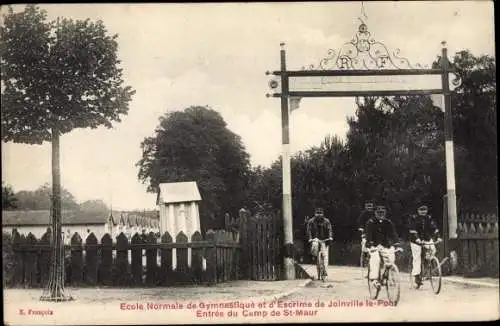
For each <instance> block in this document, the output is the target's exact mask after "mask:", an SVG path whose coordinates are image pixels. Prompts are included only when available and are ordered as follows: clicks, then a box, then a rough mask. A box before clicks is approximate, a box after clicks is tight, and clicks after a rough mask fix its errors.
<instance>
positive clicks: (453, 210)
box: [441, 42, 457, 239]
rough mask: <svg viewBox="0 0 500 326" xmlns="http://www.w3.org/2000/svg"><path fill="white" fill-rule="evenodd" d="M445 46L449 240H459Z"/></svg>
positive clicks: (445, 49)
mask: <svg viewBox="0 0 500 326" xmlns="http://www.w3.org/2000/svg"><path fill="white" fill-rule="evenodd" d="M441 44H442V45H443V49H442V54H441V68H442V70H443V74H442V87H443V97H444V137H445V156H446V189H447V196H446V199H447V210H448V221H447V226H448V229H447V230H448V234H447V237H448V239H456V238H457V198H456V190H455V189H456V188H455V160H454V157H453V156H454V155H453V154H454V150H453V124H452V114H451V94H450V84H449V76H448V72H449V66H450V63H449V61H448V49H447V48H446V47H445V46H446V42H442V43H441Z"/></svg>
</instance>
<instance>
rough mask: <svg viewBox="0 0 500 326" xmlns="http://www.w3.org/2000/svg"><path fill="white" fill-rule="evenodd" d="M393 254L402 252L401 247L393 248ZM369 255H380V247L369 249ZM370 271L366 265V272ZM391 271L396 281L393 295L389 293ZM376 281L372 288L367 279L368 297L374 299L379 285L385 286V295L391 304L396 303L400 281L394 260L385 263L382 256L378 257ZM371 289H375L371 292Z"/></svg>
mask: <svg viewBox="0 0 500 326" xmlns="http://www.w3.org/2000/svg"><path fill="white" fill-rule="evenodd" d="M393 251H394V254H396V253H397V252H402V251H403V249H401V248H395V249H393ZM369 254H370V255H373V254H377V255H380V249H379V248H376V249H375V250H370V251H369ZM369 272H370V266H369V265H368V273H369ZM390 273H392V275H393V276H394V278H395V280H396V283H395V286H396V294H395V296H392V295H390V293H389V282H388V279H389V274H390ZM377 281H378V286H377V287H376V288H375V289H372V280H370V279H368V289H369V291H370V297H371V299H376V298H377V297H378V294H379V292H380V289H381V286H385V287H386V291H387V297H388V298H389V300H390V301H391V303H392V304H394V305H397V303H398V301H399V296H400V282H399V269H398V267H397V265H396V263H395V262H389V263H387V262H386V261H385V260H384V258H383V257H380V268H379V273H378V275H377ZM373 291H375V292H374V293H373Z"/></svg>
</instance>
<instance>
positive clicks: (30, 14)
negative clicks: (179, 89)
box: [0, 5, 134, 144]
mask: <svg viewBox="0 0 500 326" xmlns="http://www.w3.org/2000/svg"><path fill="white" fill-rule="evenodd" d="M46 17H47V15H46V12H45V11H44V10H41V9H40V8H39V7H37V6H36V5H27V6H26V8H25V10H24V11H22V12H18V13H14V12H13V10H12V8H9V12H8V14H7V15H5V16H4V24H3V25H2V26H1V28H0V32H1V34H2V39H1V43H0V49H1V53H0V54H1V69H2V77H1V78H2V102H1V103H2V140H3V141H13V142H19V143H28V144H41V143H42V142H43V141H50V140H51V135H52V134H51V130H52V129H53V128H57V130H58V131H59V132H60V133H61V134H64V133H67V132H69V131H71V130H73V129H74V128H88V127H90V128H97V127H98V126H100V125H104V126H105V127H108V128H111V127H112V124H111V122H112V121H117V122H119V121H120V116H121V115H124V114H126V113H127V112H128V102H129V101H130V100H131V97H132V95H133V94H134V91H133V90H132V89H131V88H130V87H129V86H126V87H123V86H122V84H123V80H122V69H120V68H118V67H117V65H118V64H119V63H120V61H119V60H118V58H117V55H116V52H117V48H118V44H117V42H116V38H117V35H113V36H109V35H107V31H106V29H105V27H104V25H103V23H102V21H97V22H91V21H90V20H88V19H87V20H84V21H81V20H77V21H74V20H72V19H65V18H62V19H57V21H50V22H47V21H46Z"/></svg>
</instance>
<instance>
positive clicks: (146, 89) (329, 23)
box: [2, 1, 494, 209]
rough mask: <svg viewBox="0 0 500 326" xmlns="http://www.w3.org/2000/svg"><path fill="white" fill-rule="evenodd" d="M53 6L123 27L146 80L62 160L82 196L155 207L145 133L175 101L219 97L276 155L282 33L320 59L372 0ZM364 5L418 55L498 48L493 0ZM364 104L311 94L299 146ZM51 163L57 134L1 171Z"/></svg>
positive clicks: (374, 31)
mask: <svg viewBox="0 0 500 326" xmlns="http://www.w3.org/2000/svg"><path fill="white" fill-rule="evenodd" d="M43 7H44V8H45V9H47V11H48V14H49V18H51V19H52V18H55V17H57V16H65V17H71V18H74V19H85V18H90V19H93V20H97V19H102V20H103V21H104V24H105V25H106V27H107V28H108V31H109V32H110V33H113V34H114V33H117V34H119V38H118V42H119V57H120V59H121V60H122V67H123V69H124V73H125V78H126V84H128V85H131V86H132V87H133V88H134V89H135V90H136V91H137V93H136V94H135V96H134V97H133V101H132V102H131V104H130V111H129V114H128V116H126V117H124V119H123V121H122V123H120V124H116V125H115V127H114V128H113V129H104V128H101V129H97V130H85V129H83V130H82V129H80V130H74V131H72V132H71V133H69V134H66V135H64V136H63V137H62V139H61V170H62V184H63V186H64V187H65V188H67V189H68V190H69V191H70V192H71V193H73V194H74V195H75V197H76V199H77V200H78V201H84V200H87V199H97V198H100V199H103V200H105V201H106V202H107V203H112V204H113V207H114V208H115V207H116V208H120V209H135V208H138V209H142V208H154V207H155V206H154V205H155V195H154V194H148V193H146V191H145V189H146V187H145V185H142V184H141V183H140V182H139V181H138V179H137V172H138V169H137V167H136V166H135V164H136V162H137V161H138V160H139V159H140V157H141V151H140V143H141V141H142V140H143V139H144V137H147V136H151V135H152V134H153V130H154V128H155V127H156V125H157V124H158V117H160V116H161V115H163V114H165V113H166V112H170V111H173V110H180V109H184V108H186V107H188V106H191V105H209V106H211V107H212V108H214V109H215V110H217V111H219V112H220V113H221V114H222V116H223V118H224V119H225V121H226V122H227V123H228V127H229V128H230V129H231V130H232V131H234V132H235V133H237V134H238V135H240V136H241V137H242V140H243V142H244V145H245V146H246V149H247V151H248V152H249V153H250V156H251V162H252V164H253V165H257V164H262V165H266V166H267V165H269V164H270V163H271V162H272V161H273V160H275V159H276V158H277V157H278V155H279V154H280V149H281V131H280V128H281V127H280V126H281V122H280V104H279V100H278V99H274V98H266V97H265V94H266V93H267V92H268V81H269V76H265V74H264V73H265V71H266V70H278V69H279V44H280V42H286V44H287V68H288V69H300V68H301V67H302V66H304V65H309V64H317V63H319V61H320V60H321V59H322V58H323V57H324V56H325V55H326V53H327V51H328V49H330V48H333V49H338V48H340V46H341V45H342V44H343V43H345V42H348V41H350V40H351V38H352V37H353V36H354V34H355V31H356V29H357V26H358V25H359V20H358V17H361V2H334V3H325V2H322V3H293V4H292V3H290V4H284V3H274V4H243V3H239V4H228V3H224V4H154V5H153V4H147V5H145V4H85V5H81V4H76V5H60V4H56V5H44V6H43ZM19 8H20V7H17V10H19ZM2 9H3V10H2V11H5V10H4V9H5V8H2ZM364 9H365V13H366V15H367V17H368V18H367V19H365V21H366V23H367V25H368V28H369V31H370V32H371V36H372V37H374V38H375V39H376V40H378V41H382V42H383V43H384V44H385V45H386V46H387V47H388V48H389V49H390V50H394V49H396V48H400V49H401V55H403V56H405V57H407V58H408V59H409V60H410V61H411V62H412V63H421V64H430V63H431V62H432V61H433V60H434V59H435V58H436V56H437V55H438V54H439V53H440V51H441V45H440V43H441V41H443V40H446V41H447V45H448V49H449V53H450V56H451V55H452V54H454V53H455V52H456V51H459V50H462V49H470V50H471V51H472V53H473V54H475V55H481V54H490V55H493V54H494V17H493V5H492V2H488V1H475V2H465V1H460V2H449V1H436V2H408V3H405V2H380V3H379V2H366V3H365V4H364ZM354 111H355V106H354V101H353V99H349V98H346V99H304V100H302V102H301V107H300V109H299V110H296V111H294V112H293V114H292V116H291V121H290V124H291V147H292V151H293V152H295V151H298V150H302V149H305V148H308V147H310V146H312V145H316V144H319V142H320V141H321V140H322V139H323V138H324V137H325V136H326V135H327V134H336V135H338V136H339V137H341V138H345V133H346V130H347V124H346V117H347V116H352V115H353V114H354ZM50 164H51V156H50V145H49V144H45V145H40V146H27V145H19V144H2V166H3V169H2V180H4V181H6V182H7V183H9V184H11V185H12V186H13V187H14V190H15V191H18V190H30V189H35V188H37V187H38V186H40V185H41V184H43V183H44V182H49V183H50V182H51V165H50Z"/></svg>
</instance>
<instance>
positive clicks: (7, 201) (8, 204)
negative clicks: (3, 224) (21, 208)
mask: <svg viewBox="0 0 500 326" xmlns="http://www.w3.org/2000/svg"><path fill="white" fill-rule="evenodd" d="M18 205H19V200H18V199H17V197H16V196H15V194H14V189H12V186H10V185H7V184H4V182H3V181H2V208H3V209H14V208H17V207H18Z"/></svg>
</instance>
